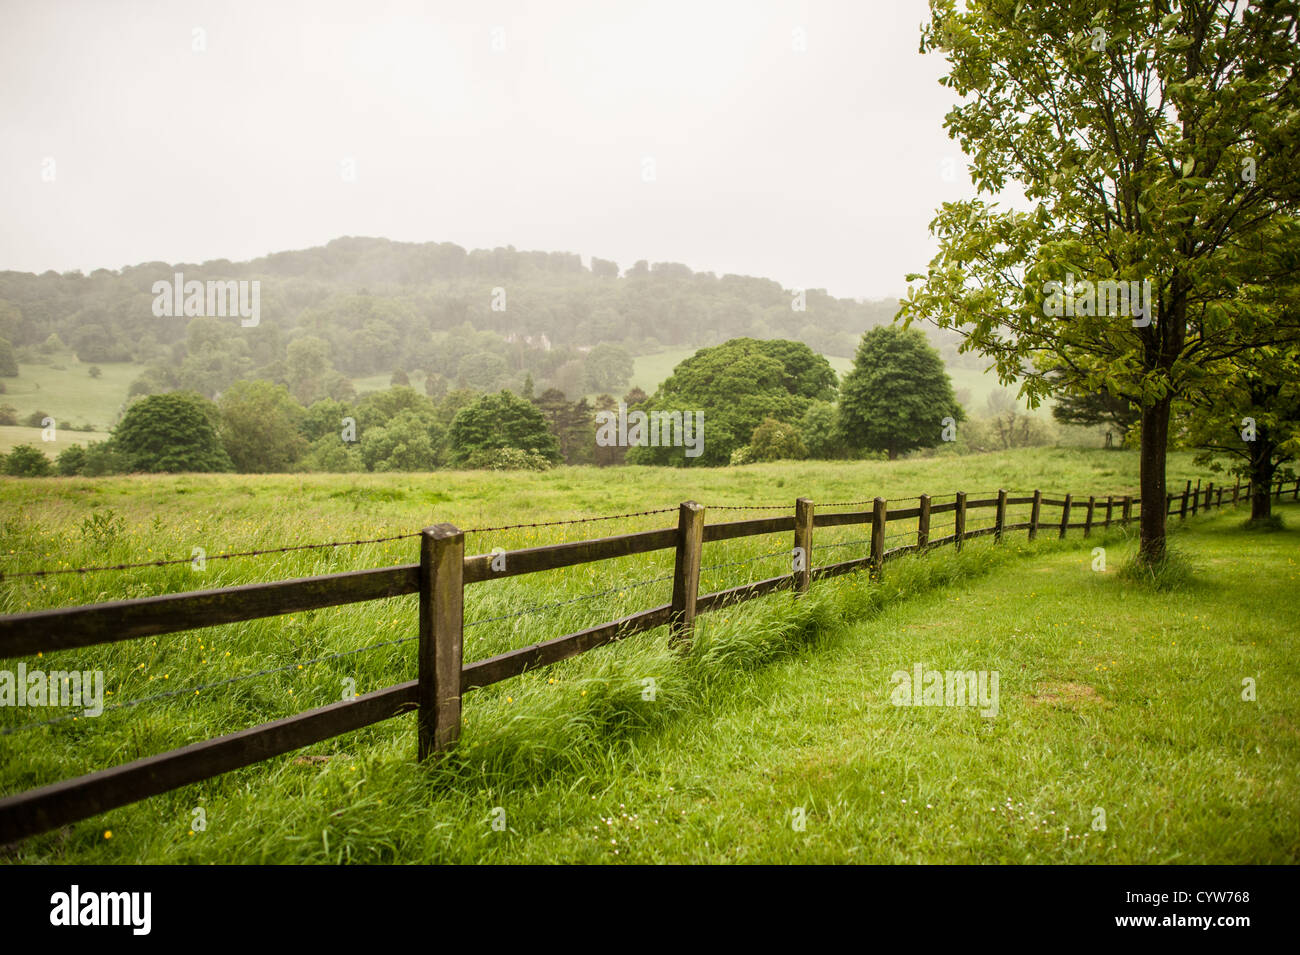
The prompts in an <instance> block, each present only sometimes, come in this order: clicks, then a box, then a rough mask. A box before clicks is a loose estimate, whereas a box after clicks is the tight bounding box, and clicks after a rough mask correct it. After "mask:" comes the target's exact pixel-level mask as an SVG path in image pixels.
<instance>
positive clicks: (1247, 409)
mask: <svg viewBox="0 0 1300 955" xmlns="http://www.w3.org/2000/svg"><path fill="white" fill-rule="evenodd" d="M1185 439H1186V441H1187V443H1188V444H1190V445H1192V446H1193V447H1197V448H1201V449H1203V450H1202V453H1201V454H1199V455H1198V456H1197V458H1196V463H1197V464H1201V465H1208V466H1209V467H1210V468H1211V469H1212V470H1215V471H1219V470H1223V469H1224V465H1223V463H1222V462H1221V461H1220V458H1221V456H1223V455H1227V456H1228V457H1229V459H1230V461H1231V462H1232V463H1230V464H1229V465H1228V469H1229V471H1230V473H1233V474H1236V475H1238V476H1240V477H1245V478H1246V479H1247V480H1249V481H1250V482H1251V497H1250V516H1251V519H1252V520H1265V519H1267V518H1268V517H1270V516H1271V514H1272V506H1273V505H1272V498H1271V497H1270V496H1269V489H1270V488H1271V487H1272V486H1273V480H1274V478H1275V477H1276V475H1277V474H1278V472H1279V471H1280V470H1282V469H1283V467H1284V466H1285V465H1287V464H1290V463H1292V462H1294V461H1295V460H1296V458H1297V454H1300V351H1295V350H1283V349H1278V348H1266V349H1259V350H1256V351H1255V352H1254V353H1252V354H1251V355H1250V356H1248V357H1246V358H1243V359H1242V363H1241V364H1238V365H1237V366H1236V367H1234V368H1226V367H1225V368H1224V369H1223V372H1222V374H1221V375H1220V376H1219V377H1217V378H1216V379H1215V380H1214V383H1213V385H1212V386H1207V388H1206V389H1205V390H1203V391H1202V392H1201V393H1200V394H1198V395H1197V396H1196V397H1195V398H1194V400H1193V403H1192V409H1191V414H1190V415H1189V420H1188V427H1187V433H1186V435H1185Z"/></svg>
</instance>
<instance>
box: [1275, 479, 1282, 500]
mask: <svg viewBox="0 0 1300 955" xmlns="http://www.w3.org/2000/svg"><path fill="white" fill-rule="evenodd" d="M1275 500H1278V501H1280V500H1282V479H1281V478H1278V479H1277V497H1276V498H1275Z"/></svg>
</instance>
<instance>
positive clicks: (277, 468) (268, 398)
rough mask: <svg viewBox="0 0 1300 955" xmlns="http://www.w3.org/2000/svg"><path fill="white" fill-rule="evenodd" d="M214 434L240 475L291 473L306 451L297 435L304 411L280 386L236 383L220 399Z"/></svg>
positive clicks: (303, 442) (264, 382)
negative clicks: (219, 422)
mask: <svg viewBox="0 0 1300 955" xmlns="http://www.w3.org/2000/svg"><path fill="white" fill-rule="evenodd" d="M217 407H218V408H220V410H221V426H220V429H219V431H218V434H219V435H220V437H221V443H222V445H223V446H224V447H225V449H226V453H227V454H228V455H230V460H231V461H232V462H233V463H234V466H235V470H236V471H238V472H240V473H241V474H272V473H284V472H288V471H292V470H293V469H294V465H295V464H296V463H297V461H298V459H299V458H300V457H302V455H303V454H305V453H306V451H307V440H306V439H305V438H304V437H303V436H302V434H301V433H300V429H301V427H302V423H303V419H304V418H305V417H306V412H305V411H304V410H303V407H302V405H300V404H298V403H297V402H296V401H294V400H293V397H292V396H291V395H290V394H289V389H288V388H286V387H285V386H284V385H273V384H271V383H270V382H269V381H237V382H235V383H234V384H233V385H231V386H230V387H229V388H227V389H226V391H225V393H224V394H223V395H222V396H221V399H220V401H219V402H218V403H217Z"/></svg>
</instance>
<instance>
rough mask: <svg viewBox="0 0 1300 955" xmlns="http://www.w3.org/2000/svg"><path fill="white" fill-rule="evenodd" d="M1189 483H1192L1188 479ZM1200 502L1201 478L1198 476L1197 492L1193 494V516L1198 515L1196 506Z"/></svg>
mask: <svg viewBox="0 0 1300 955" xmlns="http://www.w3.org/2000/svg"><path fill="white" fill-rule="evenodd" d="M1187 483H1188V484H1190V483H1191V481H1188V482H1187ZM1200 502H1201V479H1200V478H1197V479H1196V493H1195V494H1193V495H1192V517H1195V516H1196V507H1197V505H1198V504H1200Z"/></svg>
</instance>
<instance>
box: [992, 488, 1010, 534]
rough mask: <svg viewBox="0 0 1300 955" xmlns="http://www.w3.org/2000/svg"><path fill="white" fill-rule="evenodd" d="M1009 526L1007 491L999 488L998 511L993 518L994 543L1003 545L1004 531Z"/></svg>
mask: <svg viewBox="0 0 1300 955" xmlns="http://www.w3.org/2000/svg"><path fill="white" fill-rule="evenodd" d="M1006 526H1007V489H1006V488H1004V487H1001V488H998V511H997V515H996V516H995V517H994V518H993V541H994V543H997V544H1001V543H1002V529H1003V528H1004V527H1006Z"/></svg>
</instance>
